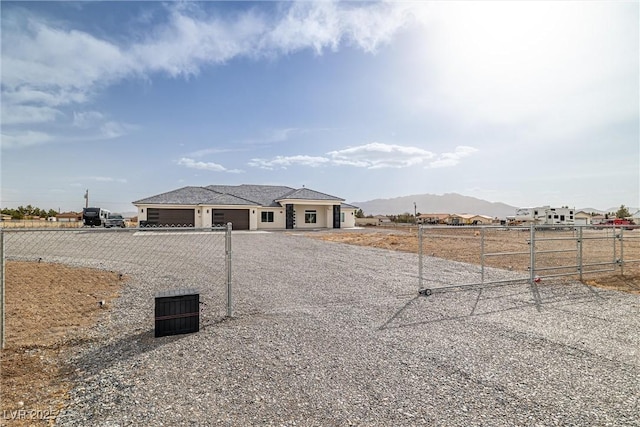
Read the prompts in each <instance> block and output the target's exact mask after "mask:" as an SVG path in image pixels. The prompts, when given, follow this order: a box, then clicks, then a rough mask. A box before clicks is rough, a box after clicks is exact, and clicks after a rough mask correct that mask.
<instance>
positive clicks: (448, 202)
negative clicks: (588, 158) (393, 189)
mask: <svg viewBox="0 0 640 427" xmlns="http://www.w3.org/2000/svg"><path fill="white" fill-rule="evenodd" d="M414 203H415V210H416V211H417V212H418V213H457V214H465V213H466V214H475V215H487V216H491V217H498V218H505V217H507V216H513V215H515V213H516V209H517V207H516V206H510V205H508V204H506V203H500V202H489V201H487V200H482V199H478V198H476V197H471V196H463V195H461V194H457V193H447V194H442V195H436V194H415V195H411V196H402V197H394V198H391V199H374V200H369V201H364V202H349V204H352V205H354V206H357V207H359V208H360V209H362V211H363V212H364V214H365V215H398V214H402V213H411V214H413V213H414ZM628 209H629V212H631V213H632V214H633V213H634V212H637V211H638V208H630V207H629V208H628ZM617 210H618V208H617V207H615V208H610V209H608V210H606V211H603V210H599V209H593V208H578V209H576V211H585V212H597V213H603V214H604V213H606V212H615V211H617Z"/></svg>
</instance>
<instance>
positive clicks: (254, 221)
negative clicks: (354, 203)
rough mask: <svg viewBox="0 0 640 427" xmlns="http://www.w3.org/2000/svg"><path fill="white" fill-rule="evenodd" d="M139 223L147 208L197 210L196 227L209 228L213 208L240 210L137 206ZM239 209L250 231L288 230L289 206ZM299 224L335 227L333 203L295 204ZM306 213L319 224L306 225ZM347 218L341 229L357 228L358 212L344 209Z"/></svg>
mask: <svg viewBox="0 0 640 427" xmlns="http://www.w3.org/2000/svg"><path fill="white" fill-rule="evenodd" d="M137 208H138V221H146V220H147V209H148V208H159V209H194V212H195V215H194V217H195V224H194V225H195V227H198V228H200V227H209V226H210V225H211V221H212V215H213V210H214V209H238V208H239V207H238V206H207V205H204V206H193V205H138V206H137ZM240 209H249V229H250V230H282V229H285V228H286V207H285V206H283V207H280V208H276V207H274V208H264V207H258V206H246V207H244V206H243V207H241V208H240ZM294 210H295V213H296V222H295V227H294V228H300V229H312V228H333V204H331V205H328V204H320V205H316V204H300V203H299V201H298V203H296V204H294ZM306 210H315V211H316V223H315V224H306V223H305V222H304V216H305V211H306ZM262 212H273V222H262V221H261V218H262ZM341 212H343V213H344V214H345V215H344V219H345V220H344V222H342V221H341V223H340V226H341V227H344V228H350V227H355V209H341Z"/></svg>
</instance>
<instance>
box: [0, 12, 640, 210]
mask: <svg viewBox="0 0 640 427" xmlns="http://www.w3.org/2000/svg"><path fill="white" fill-rule="evenodd" d="M0 7H1V9H2V18H1V19H2V21H1V23H2V70H1V71H2V116H1V119H2V147H1V155H2V158H1V165H2V183H1V189H2V194H1V197H2V202H1V204H2V207H17V206H18V205H27V204H32V205H34V206H38V207H41V208H46V209H49V208H53V209H58V208H60V209H61V210H63V211H64V210H79V209H80V208H81V207H82V206H83V205H84V199H83V195H84V192H85V190H86V189H89V196H90V202H91V204H92V205H96V206H101V207H105V208H108V209H111V210H113V211H131V210H133V206H132V205H131V202H132V201H134V200H138V199H141V198H144V197H148V196H151V195H154V194H158V193H162V192H165V191H170V190H173V189H176V188H179V187H183V186H187V185H210V184H243V183H244V184H276V185H288V186H291V187H296V188H298V187H302V186H303V185H304V186H306V187H309V188H312V189H314V190H318V191H322V192H325V193H329V194H333V195H336V196H340V197H343V198H345V199H346V200H347V201H348V202H357V201H365V200H371V199H375V198H389V197H396V196H404V195H410V194H422V193H431V194H444V193H450V192H457V193H460V194H464V195H468V196H474V197H478V198H482V199H486V200H490V201H499V202H504V203H508V204H511V205H514V206H538V205H547V204H551V205H569V206H574V207H578V208H580V207H593V208H598V209H607V208H610V207H614V206H619V205H620V204H625V205H627V206H640V200H639V198H640V148H639V147H640V143H639V141H640V111H639V99H640V84H639V80H640V77H639V76H640V70H639V57H640V53H639V52H640V47H639V40H640V35H639V22H640V15H639V2H637V1H634V2H580V1H575V2H482V1H479V2H391V3H384V2H328V1H324V2H300V3H297V2H282V3H279V2H163V3H160V2H152V1H145V2H86V3H83V2H10V1H2V3H1V4H0ZM421 210H423V211H428V207H425V208H422V209H421Z"/></svg>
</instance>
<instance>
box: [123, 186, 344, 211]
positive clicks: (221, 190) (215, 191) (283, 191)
mask: <svg viewBox="0 0 640 427" xmlns="http://www.w3.org/2000/svg"><path fill="white" fill-rule="evenodd" d="M282 199H302V200H333V201H336V202H343V201H344V199H341V198H339V197H335V196H331V195H328V194H325V193H320V192H318V191H314V190H311V189H308V188H300V189H297V190H296V189H294V188H291V187H285V186H279V185H249V184H243V185H209V186H207V187H183V188H179V189H177V190H173V191H169V192H167V193H162V194H158V195H155V196H151V197H147V198H146V199H141V200H137V201H135V202H133V203H134V204H161V205H172V204H176V205H201V204H207V205H250V206H255V205H258V206H273V207H275V206H280V204H279V203H278V202H276V200H282Z"/></svg>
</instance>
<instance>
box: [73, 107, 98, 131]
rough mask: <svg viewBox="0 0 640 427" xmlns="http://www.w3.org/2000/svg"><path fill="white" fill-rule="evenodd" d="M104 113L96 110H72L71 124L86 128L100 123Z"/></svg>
mask: <svg viewBox="0 0 640 427" xmlns="http://www.w3.org/2000/svg"><path fill="white" fill-rule="evenodd" d="M103 120H104V115H103V114H102V113H100V112H98V111H82V112H76V111H74V112H73V126H75V127H79V128H82V129H87V128H90V127H93V126H95V125H96V124H98V123H101V122H102V121H103Z"/></svg>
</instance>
